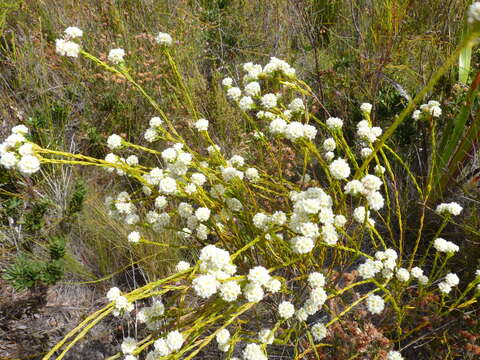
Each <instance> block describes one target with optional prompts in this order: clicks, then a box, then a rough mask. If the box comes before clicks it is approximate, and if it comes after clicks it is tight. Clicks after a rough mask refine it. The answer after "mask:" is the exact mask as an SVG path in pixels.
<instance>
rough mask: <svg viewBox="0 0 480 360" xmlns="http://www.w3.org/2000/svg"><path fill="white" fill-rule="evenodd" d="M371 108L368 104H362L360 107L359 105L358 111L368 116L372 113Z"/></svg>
mask: <svg viewBox="0 0 480 360" xmlns="http://www.w3.org/2000/svg"><path fill="white" fill-rule="evenodd" d="M372 108H373V105H372V104H370V103H363V104H362V105H360V110H361V111H362V112H363V113H364V114H367V115H370V113H371V112H372Z"/></svg>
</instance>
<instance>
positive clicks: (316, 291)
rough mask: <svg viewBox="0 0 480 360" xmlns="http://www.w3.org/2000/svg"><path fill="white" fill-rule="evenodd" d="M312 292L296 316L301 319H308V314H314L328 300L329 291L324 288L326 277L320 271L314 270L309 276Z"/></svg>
mask: <svg viewBox="0 0 480 360" xmlns="http://www.w3.org/2000/svg"><path fill="white" fill-rule="evenodd" d="M308 284H309V286H310V294H309V297H308V298H307V300H306V301H305V303H304V304H303V306H302V307H301V308H300V309H298V310H297V312H296V313H295V316H296V318H297V320H299V321H306V320H307V318H308V316H311V315H314V314H315V313H317V312H318V311H320V309H321V308H322V306H323V304H325V301H327V293H326V291H325V289H324V286H325V277H324V276H323V274H321V273H319V272H313V273H311V274H310V275H309V276H308Z"/></svg>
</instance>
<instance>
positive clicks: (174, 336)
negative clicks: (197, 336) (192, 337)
mask: <svg viewBox="0 0 480 360" xmlns="http://www.w3.org/2000/svg"><path fill="white" fill-rule="evenodd" d="M184 341H185V339H184V338H183V335H182V333H181V332H179V331H178V330H175V331H171V332H169V333H168V335H167V338H166V342H167V346H168V348H169V349H170V351H172V352H174V351H178V350H180V349H181V348H182V345H183V342H184Z"/></svg>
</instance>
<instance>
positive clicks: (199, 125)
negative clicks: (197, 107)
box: [195, 119, 208, 131]
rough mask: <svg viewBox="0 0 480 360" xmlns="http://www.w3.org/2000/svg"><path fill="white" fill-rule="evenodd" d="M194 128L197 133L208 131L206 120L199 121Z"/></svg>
mask: <svg viewBox="0 0 480 360" xmlns="http://www.w3.org/2000/svg"><path fill="white" fill-rule="evenodd" d="M195 127H196V128H197V130H198V131H207V130H208V120H207V119H199V120H198V121H197V122H196V123H195Z"/></svg>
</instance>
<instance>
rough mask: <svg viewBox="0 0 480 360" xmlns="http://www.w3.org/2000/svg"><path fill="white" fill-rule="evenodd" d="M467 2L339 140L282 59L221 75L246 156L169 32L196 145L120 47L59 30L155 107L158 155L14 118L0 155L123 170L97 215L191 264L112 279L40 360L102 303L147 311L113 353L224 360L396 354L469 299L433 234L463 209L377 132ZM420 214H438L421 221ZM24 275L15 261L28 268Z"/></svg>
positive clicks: (34, 167) (165, 43)
mask: <svg viewBox="0 0 480 360" xmlns="http://www.w3.org/2000/svg"><path fill="white" fill-rule="evenodd" d="M477 5H478V7H480V3H476V4H475V5H474V6H472V8H471V12H470V15H471V16H472V17H473V18H474V21H472V29H471V32H470V36H469V37H467V38H466V40H465V42H464V43H462V44H461V45H460V46H459V48H458V50H457V51H456V52H454V54H453V55H452V56H451V57H450V58H449V59H448V60H447V62H446V64H445V65H444V66H442V67H441V68H440V69H439V71H438V72H437V73H436V74H435V75H434V76H433V77H432V80H431V81H430V83H429V84H428V85H427V87H426V88H425V89H424V90H422V91H421V92H420V93H419V94H418V95H417V96H416V97H415V98H414V99H413V100H412V101H411V102H410V103H409V104H408V106H407V107H406V109H405V110H404V111H402V113H401V114H400V115H399V116H398V118H397V119H396V120H395V121H394V123H393V124H392V126H391V127H390V128H389V129H387V130H386V131H385V132H383V130H382V129H381V128H380V127H378V126H375V125H376V124H374V123H372V119H371V112H372V105H371V104H369V103H364V104H362V105H361V107H360V109H359V112H360V113H361V116H362V120H361V121H359V122H358V123H357V124H356V126H355V127H356V131H355V140H354V141H352V140H347V138H348V137H346V136H345V135H344V133H343V124H344V121H343V120H341V119H339V118H335V117H330V118H328V119H325V120H323V119H320V118H318V117H317V116H316V115H315V113H314V112H313V111H311V108H312V107H313V105H316V103H317V102H318V99H317V98H316V97H315V95H314V94H313V93H312V91H311V89H310V88H309V86H308V85H307V84H306V83H305V82H303V81H301V80H300V79H299V78H298V77H297V76H296V71H295V69H294V68H293V67H292V66H290V65H289V64H288V63H287V62H285V61H283V60H280V59H277V58H274V57H272V58H271V59H270V61H269V62H268V63H267V64H265V65H264V66H262V65H260V64H254V63H246V64H244V66H243V70H244V76H243V78H242V79H238V80H236V81H235V80H233V79H231V78H225V79H224V80H223V81H222V85H223V86H224V88H225V91H226V97H227V98H228V99H229V101H230V102H231V104H232V106H235V107H237V108H238V115H239V117H241V118H243V119H244V120H245V122H246V124H247V130H248V132H249V133H250V134H252V135H251V137H250V138H249V139H248V141H250V142H251V144H252V146H251V148H250V149H249V150H250V151H251V152H250V151H246V152H245V153H244V154H237V153H232V154H227V152H226V151H224V150H222V149H221V148H220V146H218V145H217V144H216V143H215V142H214V140H213V136H212V133H213V132H212V130H211V128H213V127H214V124H213V122H211V121H208V120H206V119H203V118H201V116H200V115H199V114H198V111H197V110H196V109H195V105H194V102H193V101H192V99H191V94H190V93H189V91H188V88H187V86H186V85H185V82H184V79H183V78H182V76H181V75H180V73H179V71H178V69H177V66H176V63H175V60H174V54H173V52H174V49H172V46H173V42H172V38H171V37H170V36H169V35H168V34H164V33H161V34H159V35H158V36H157V37H156V40H157V42H158V46H159V47H160V48H161V50H162V53H163V54H164V56H165V57H166V59H167V60H168V64H169V66H170V67H171V69H172V71H173V73H174V74H175V76H176V81H177V83H178V84H179V86H180V88H181V89H182V94H183V97H184V99H183V100H184V104H183V105H184V106H185V107H186V108H187V109H188V110H189V111H188V113H189V114H191V116H192V119H191V120H190V124H189V125H190V127H191V129H195V131H197V133H198V139H197V141H196V142H197V143H198V144H199V146H198V147H196V148H193V147H192V146H191V144H189V143H188V142H187V141H186V139H185V137H184V136H182V135H181V134H180V133H179V131H178V130H177V129H176V127H175V124H174V123H173V121H171V120H170V119H169V118H168V117H167V116H166V113H165V111H164V110H163V109H162V108H161V107H160V106H159V105H158V103H157V102H156V101H155V99H154V97H153V96H152V95H150V94H148V93H147V92H146V91H145V90H144V89H143V88H142V86H141V85H140V84H138V83H137V82H136V81H135V80H134V79H133V78H132V76H131V75H130V74H129V70H128V69H129V68H128V55H125V52H123V51H120V50H121V49H114V50H112V51H111V52H110V54H109V56H108V58H109V61H110V62H109V63H106V62H104V61H102V60H100V59H98V58H97V57H95V56H94V55H92V54H90V53H88V52H86V51H85V50H84V49H82V46H81V43H80V41H79V39H80V38H81V37H82V35H83V33H82V32H81V30H79V29H76V28H68V29H67V30H66V31H65V34H64V37H63V38H62V39H58V40H56V50H57V52H58V53H59V54H60V55H62V56H68V57H71V58H74V59H73V60H74V61H77V60H76V58H79V57H84V58H86V59H88V60H91V61H93V62H94V63H96V64H97V65H99V66H101V67H102V68H103V69H105V70H108V71H111V72H112V73H114V74H116V76H118V77H120V78H122V79H124V80H125V81H127V82H129V83H130V85H131V86H132V87H133V88H134V89H136V90H137V91H138V92H139V93H140V94H141V95H142V96H144V97H145V99H146V100H147V101H148V102H149V103H150V105H152V107H153V108H154V109H155V110H156V112H157V116H155V117H153V118H152V119H150V121H149V127H148V129H146V131H145V133H144V139H145V140H146V141H147V142H148V143H152V144H153V143H159V144H161V145H162V146H163V150H162V151H158V150H155V149H153V146H152V147H144V146H140V145H137V144H134V143H132V142H130V141H127V140H126V139H125V138H124V137H122V136H119V135H117V134H112V135H110V136H109V137H108V140H107V146H108V147H109V149H110V150H111V152H110V153H108V154H107V155H106V157H105V159H97V158H93V157H89V156H86V155H82V154H74V153H68V152H62V151H57V150H52V149H47V148H44V147H41V146H39V145H37V144H34V143H32V142H30V141H29V140H28V138H27V136H28V129H27V128H26V127H22V126H17V127H15V128H13V130H12V135H10V137H8V138H7V139H6V140H5V142H4V144H3V145H2V157H1V159H0V163H1V164H2V165H3V166H4V167H5V168H7V169H11V170H12V171H18V172H20V173H21V174H23V175H24V176H35V175H34V174H35V173H37V172H38V171H39V169H40V167H41V166H44V165H45V164H61V165H88V166H97V167H100V168H103V169H104V170H105V171H106V172H107V175H106V176H114V175H117V176H120V177H126V178H128V179H129V180H130V181H131V185H130V186H131V187H130V191H129V192H127V191H123V192H120V193H118V194H110V195H109V196H107V197H106V200H105V204H106V206H107V208H108V210H109V214H110V216H111V217H112V218H114V219H115V220H116V221H117V222H119V223H121V224H123V225H127V226H129V227H130V229H131V231H130V233H129V234H128V236H127V238H128V241H129V242H131V243H132V246H139V245H140V244H145V245H146V246H160V247H163V246H165V244H163V243H161V242H160V241H150V240H147V239H146V238H145V237H144V236H143V233H144V232H146V231H154V232H156V233H158V234H162V236H168V237H170V238H174V239H176V242H177V243H178V244H179V246H182V247H186V248H187V250H190V251H186V256H189V257H193V258H195V259H196V260H197V261H195V263H194V264H189V263H188V262H186V261H181V262H179V263H178V264H177V265H176V269H175V271H174V272H173V273H172V275H170V276H167V277H165V278H162V279H158V280H154V281H151V282H149V283H147V284H146V285H143V286H141V287H139V288H137V289H135V290H133V291H130V292H122V291H121V290H120V289H118V288H116V287H114V288H111V289H110V290H109V291H108V293H107V298H108V300H109V301H110V302H109V304H108V305H106V306H105V307H104V308H102V309H101V310H99V311H98V312H96V313H94V314H92V315H91V316H89V317H88V318H87V319H86V320H85V321H83V322H82V323H81V324H80V325H79V326H78V327H77V328H75V329H74V331H72V332H71V333H69V334H68V335H67V336H66V337H65V338H64V339H63V340H62V341H61V342H59V343H58V344H57V345H56V346H55V347H53V348H52V350H51V351H50V352H49V353H48V354H47V355H46V356H45V359H49V358H51V357H52V356H54V354H56V352H57V351H60V350H62V347H63V350H62V352H61V353H60V354H59V355H58V356H57V357H56V358H57V359H60V358H62V357H63V356H64V355H65V354H66V352H67V351H68V350H69V348H70V347H71V346H73V345H74V344H75V343H76V342H78V341H79V340H80V339H81V338H82V337H83V336H84V335H85V333H86V332H87V331H88V330H89V329H90V328H91V327H93V326H94V325H95V324H96V323H98V322H99V321H100V320H102V319H103V318H105V317H107V316H108V315H110V314H113V315H114V316H119V317H124V318H126V319H128V318H129V316H131V315H132V314H133V311H134V309H135V305H134V304H135V303H136V302H138V303H140V301H141V300H144V299H151V303H150V304H149V305H150V306H144V307H142V308H141V309H140V310H138V311H137V312H136V318H137V320H138V321H139V322H140V323H145V326H146V328H147V329H148V330H149V332H150V335H148V336H145V337H144V338H143V339H141V340H138V341H137V340H135V339H132V338H129V337H128V338H125V339H124V341H123V343H122V346H121V351H122V353H123V355H124V356H125V358H126V359H129V360H131V359H135V358H136V356H139V355H140V354H142V353H147V355H146V358H148V359H157V358H171V359H173V358H185V359H191V358H193V357H195V356H197V355H198V356H199V357H202V355H203V354H205V352H207V351H210V350H211V349H212V347H214V344H215V343H216V344H217V346H218V351H220V352H224V353H226V357H227V358H234V357H236V356H242V357H243V359H245V360H256V359H266V357H267V355H266V354H267V353H268V354H270V355H280V354H282V355H283V356H286V357H288V358H312V357H314V356H315V357H316V358H331V359H333V358H336V354H337V353H338V350H337V348H340V349H341V354H342V356H344V357H345V358H351V357H354V356H357V355H358V354H361V355H362V356H367V357H370V358H373V357H377V358H387V359H401V358H402V355H400V353H399V352H398V351H396V350H394V348H396V349H398V348H400V345H404V344H408V342H409V341H411V338H412V336H415V335H418V333H419V331H420V330H421V329H422V328H423V326H422V324H423V321H424V319H425V317H426V318H427V319H430V318H432V319H434V318H443V317H446V316H448V315H449V314H451V313H453V312H458V311H461V309H463V308H465V307H468V306H469V305H470V304H472V303H474V302H475V296H476V294H475V291H476V289H477V286H478V285H477V284H478V283H479V281H480V276H479V274H478V272H477V273H474V271H473V270H471V271H470V272H469V273H468V274H465V276H462V277H461V278H462V279H461V278H460V277H459V276H458V275H457V274H456V273H454V272H452V271H451V270H450V268H451V265H450V260H451V259H452V257H453V256H454V255H455V253H457V252H458V251H459V246H458V245H457V244H455V243H454V242H452V241H449V240H445V239H443V238H441V237H440V236H441V235H442V234H443V231H444V229H445V228H446V227H447V226H448V225H450V224H451V222H452V219H453V217H455V216H459V215H460V213H461V212H462V211H463V208H462V206H460V205H459V204H458V203H455V202H451V203H444V204H440V205H439V206H438V207H437V208H436V211H435V212H433V211H432V212H430V211H427V210H428V209H427V208H426V206H425V205H426V203H427V200H428V197H429V193H430V191H431V189H430V188H431V186H430V188H429V185H431V184H432V180H431V179H430V180H429V181H428V182H427V186H426V188H425V189H423V188H422V187H421V186H420V185H419V182H418V181H417V178H416V176H415V174H413V173H412V171H411V170H410V168H409V167H408V164H407V162H406V161H404V160H403V159H402V158H401V156H400V155H399V154H397V153H396V152H395V150H394V149H392V148H390V147H389V146H388V144H387V141H388V139H389V138H390V136H391V135H392V133H393V132H394V130H395V129H396V128H397V127H398V126H399V125H400V124H401V123H402V121H404V120H405V119H406V117H407V116H408V115H409V113H410V112H411V111H412V110H414V108H415V107H416V106H417V105H418V102H419V101H420V100H422V99H423V96H424V95H425V94H426V93H427V92H428V91H429V90H430V89H431V88H432V87H433V85H435V82H436V81H438V79H439V78H440V77H441V76H442V74H443V73H444V72H445V71H446V70H447V69H448V67H449V66H450V65H451V64H452V63H453V61H454V60H455V59H456V56H457V55H458V53H459V51H460V50H461V49H462V48H463V46H464V45H465V44H466V43H467V42H468V41H470V40H471V39H473V38H474V37H475V36H477V35H478V30H479V29H478V28H479V24H478V20H479V19H480V16H479V19H477V13H476V11H477V10H476V9H477ZM441 112H442V110H441V106H440V104H439V103H438V102H436V101H429V102H428V103H426V104H423V105H421V106H420V109H419V110H418V112H416V113H415V115H414V116H415V118H416V120H418V121H421V120H422V119H426V120H427V121H433V120H434V119H435V118H437V117H439V116H441ZM282 146H288V147H289V148H291V149H292V153H293V156H292V157H291V161H292V163H293V165H292V166H291V167H290V168H288V169H287V168H286V167H285V164H283V163H282V162H281V161H280V159H281V156H282V154H277V153H273V151H274V150H273V149H280V148H282ZM259 159H268V160H267V161H264V162H262V161H259ZM432 168H433V167H432ZM432 171H433V170H431V172H430V177H431V174H432V173H433V172H432ZM397 172H402V173H406V174H407V175H408V179H409V182H410V186H412V187H414V188H415V191H416V195H415V196H416V197H417V198H416V205H415V206H416V207H418V205H417V204H418V203H420V204H421V208H420V209H419V210H418V214H419V216H418V219H416V220H418V221H415V222H414V224H413V226H415V227H413V226H412V225H411V224H409V223H407V222H406V218H407V216H406V215H408V213H409V212H410V211H411V208H410V207H409V204H408V203H402V202H401V200H400V198H401V195H402V194H401V191H402V190H401V189H399V188H397V181H398V175H397ZM427 217H432V218H433V219H435V220H437V221H433V222H432V224H433V225H431V227H430V228H428V227H427V226H426V225H425V224H426V218H427ZM409 226H412V227H411V228H410V227H409ZM412 228H413V229H415V230H411V229H412ZM159 237H160V235H159ZM24 267H25V268H26V269H27V268H28V267H27V266H24ZM55 270H56V269H52V271H51V273H52V274H55V273H57V272H56V271H55ZM18 272H19V273H21V274H23V273H22V272H21V271H18ZM35 272H36V269H35V268H34V269H33V270H32V269H31V268H28V271H25V273H27V275H28V279H31V278H32V277H34V276H33V275H32V274H34V273H35ZM467 279H468V280H467ZM30 281H31V280H30ZM459 286H461V287H459ZM431 321H433V320H431ZM341 322H344V323H345V324H347V325H348V326H347V328H341V327H340V326H339V325H338V324H340V323H341ZM364 332H365V333H366V335H365V334H363V333H364ZM361 335H364V336H362V337H361ZM349 336H355V337H356V339H355V340H356V341H352V342H351V343H350V344H349V345H348V346H344V345H343V344H342V341H340V342H339V341H338V340H339V339H345V338H348V337H349ZM68 341H69V343H68V344H67V342H68Z"/></svg>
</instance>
